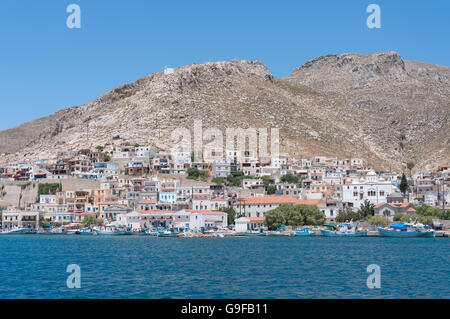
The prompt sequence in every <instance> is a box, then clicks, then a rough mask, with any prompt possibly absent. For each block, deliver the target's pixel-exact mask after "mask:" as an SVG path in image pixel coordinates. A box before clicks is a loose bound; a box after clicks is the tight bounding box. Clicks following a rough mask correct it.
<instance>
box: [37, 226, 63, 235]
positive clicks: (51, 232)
mask: <svg viewBox="0 0 450 319" xmlns="http://www.w3.org/2000/svg"><path fill="white" fill-rule="evenodd" d="M37 233H38V234H39V235H62V234H64V232H63V229H62V227H53V228H46V229H40V230H39V231H38V232H37Z"/></svg>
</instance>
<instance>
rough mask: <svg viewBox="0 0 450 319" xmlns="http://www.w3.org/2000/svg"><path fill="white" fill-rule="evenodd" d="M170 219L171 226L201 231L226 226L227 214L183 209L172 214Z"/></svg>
mask: <svg viewBox="0 0 450 319" xmlns="http://www.w3.org/2000/svg"><path fill="white" fill-rule="evenodd" d="M172 217H173V222H172V225H173V226H174V227H177V228H183V229H192V230H201V229H202V228H212V227H227V226H228V215H227V213H224V212H220V211H210V210H190V209H185V210H180V211H178V212H176V213H174V214H173V215H172Z"/></svg>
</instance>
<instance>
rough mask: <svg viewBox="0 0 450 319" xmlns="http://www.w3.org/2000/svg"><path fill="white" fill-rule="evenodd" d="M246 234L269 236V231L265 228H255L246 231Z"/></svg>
mask: <svg viewBox="0 0 450 319" xmlns="http://www.w3.org/2000/svg"><path fill="white" fill-rule="evenodd" d="M245 236H267V232H265V231H264V229H262V228H260V229H255V230H249V231H247V232H246V233H245Z"/></svg>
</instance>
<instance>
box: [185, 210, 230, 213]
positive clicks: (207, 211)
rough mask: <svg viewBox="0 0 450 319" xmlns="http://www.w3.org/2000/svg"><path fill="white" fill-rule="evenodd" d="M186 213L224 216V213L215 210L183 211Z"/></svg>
mask: <svg viewBox="0 0 450 319" xmlns="http://www.w3.org/2000/svg"><path fill="white" fill-rule="evenodd" d="M185 211H186V212H191V213H199V214H226V213H224V212H220V211H216V210H194V209H185Z"/></svg>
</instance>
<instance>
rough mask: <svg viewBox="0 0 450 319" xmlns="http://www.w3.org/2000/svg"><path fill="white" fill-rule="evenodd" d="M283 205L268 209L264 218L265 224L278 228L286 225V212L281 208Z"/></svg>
mask: <svg viewBox="0 0 450 319" xmlns="http://www.w3.org/2000/svg"><path fill="white" fill-rule="evenodd" d="M282 206H283V205H281V206H280V207H277V208H275V209H273V210H271V211H268V212H267V213H266V218H265V219H264V224H265V225H266V226H267V227H268V228H269V229H276V228H278V227H280V226H281V225H285V224H286V222H287V220H286V213H283V210H282V209H281V207H282Z"/></svg>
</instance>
